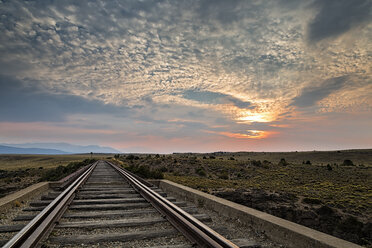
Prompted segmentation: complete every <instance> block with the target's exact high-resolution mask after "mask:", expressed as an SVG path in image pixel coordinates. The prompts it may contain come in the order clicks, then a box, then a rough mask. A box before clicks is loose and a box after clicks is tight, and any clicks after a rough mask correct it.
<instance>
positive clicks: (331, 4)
mask: <svg viewBox="0 0 372 248" xmlns="http://www.w3.org/2000/svg"><path fill="white" fill-rule="evenodd" d="M314 6H315V7H316V8H317V9H319V12H318V14H317V15H316V16H315V18H314V19H313V20H312V21H311V22H310V23H309V27H308V29H309V30H308V38H309V41H310V42H317V41H320V40H323V39H326V38H333V37H337V36H339V35H342V34H343V33H345V32H347V31H349V30H351V29H353V28H355V27H357V26H360V25H363V24H366V23H368V22H369V21H370V20H371V7H372V2H371V1H369V0H353V1H349V0H326V1H325V0H316V1H315V3H314Z"/></svg>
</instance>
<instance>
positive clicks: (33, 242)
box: [3, 161, 98, 248]
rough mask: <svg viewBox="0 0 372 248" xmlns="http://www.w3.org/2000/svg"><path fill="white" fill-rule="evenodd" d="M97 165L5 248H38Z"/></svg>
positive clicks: (47, 207)
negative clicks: (36, 247)
mask: <svg viewBox="0 0 372 248" xmlns="http://www.w3.org/2000/svg"><path fill="white" fill-rule="evenodd" d="M97 163H98V161H97V162H95V163H93V164H92V165H91V167H90V168H89V169H87V170H86V171H85V172H84V173H83V174H82V175H81V176H80V177H79V178H78V179H76V180H75V181H74V182H72V183H71V185H70V186H69V187H68V188H67V189H65V190H64V191H63V192H62V193H61V194H59V196H58V197H57V198H56V199H54V200H53V201H52V202H51V203H50V204H49V205H48V206H46V207H45V208H44V209H43V210H42V211H41V212H40V213H39V214H38V215H37V216H36V217H35V218H33V219H32V220H31V221H30V222H29V223H28V224H27V225H26V226H25V227H24V228H23V229H22V230H21V231H19V232H18V233H17V234H16V235H15V236H14V237H13V238H12V239H11V240H9V241H8V243H6V244H5V245H4V246H3V248H13V247H35V246H37V244H38V242H39V241H40V240H41V239H42V238H43V237H44V236H45V235H46V234H48V232H49V231H50V230H51V227H52V226H53V224H54V222H55V221H56V220H57V219H58V218H59V217H60V216H61V215H62V214H63V213H64V211H65V210H66V209H67V205H68V204H69V203H70V202H71V201H72V200H73V197H74V194H75V192H76V190H77V189H78V188H79V187H80V186H81V185H82V184H83V183H84V182H85V181H86V180H87V179H88V177H89V175H90V174H91V173H92V171H93V169H94V168H95V167H96V165H97Z"/></svg>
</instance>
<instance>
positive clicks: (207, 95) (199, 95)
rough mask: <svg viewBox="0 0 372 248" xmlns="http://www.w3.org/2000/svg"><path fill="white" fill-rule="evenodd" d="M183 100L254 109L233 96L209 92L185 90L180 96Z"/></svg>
mask: <svg viewBox="0 0 372 248" xmlns="http://www.w3.org/2000/svg"><path fill="white" fill-rule="evenodd" d="M182 96H183V97H184V98H186V99H189V100H194V101H198V102H201V103H206V104H228V103H230V104H233V105H234V106H236V107H238V108H254V107H253V106H252V105H251V103H250V102H245V101H242V100H239V99H237V98H235V97H233V96H230V95H226V94H222V93H218V92H211V91H198V90H187V91H185V92H184V93H183V95H182Z"/></svg>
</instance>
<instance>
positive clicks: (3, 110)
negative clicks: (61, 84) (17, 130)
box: [0, 75, 128, 122]
mask: <svg viewBox="0 0 372 248" xmlns="http://www.w3.org/2000/svg"><path fill="white" fill-rule="evenodd" d="M0 106H1V107H0V121H19V122H33V121H48V122H57V121H63V120H65V119H66V117H67V116H68V115H72V114H99V113H105V114H113V115H122V116H125V114H127V113H128V109H127V108H125V107H118V106H114V105H110V104H104V103H103V102H101V101H98V100H90V99H86V98H84V97H79V96H74V95H68V94H61V93H59V94H53V93H50V92H47V91H45V90H43V89H42V88H41V87H40V86H37V85H36V84H35V82H34V83H25V82H22V81H19V80H17V79H15V78H10V77H6V76H1V75H0Z"/></svg>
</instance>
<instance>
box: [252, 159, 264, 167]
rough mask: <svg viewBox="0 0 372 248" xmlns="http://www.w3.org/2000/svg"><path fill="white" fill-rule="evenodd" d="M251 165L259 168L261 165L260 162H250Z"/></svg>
mask: <svg viewBox="0 0 372 248" xmlns="http://www.w3.org/2000/svg"><path fill="white" fill-rule="evenodd" d="M251 165H253V166H257V167H261V166H262V163H261V160H252V161H251Z"/></svg>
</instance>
